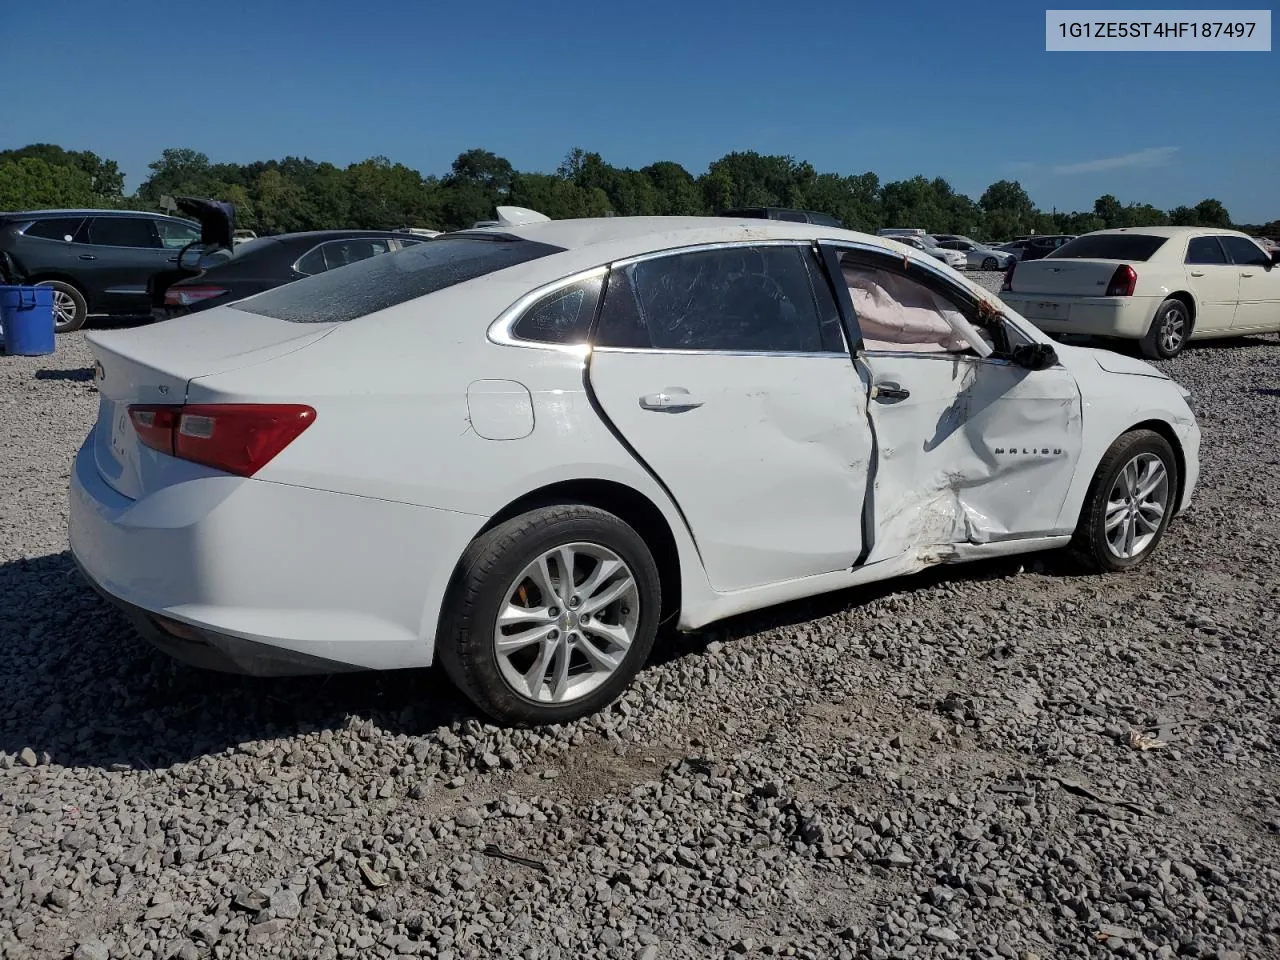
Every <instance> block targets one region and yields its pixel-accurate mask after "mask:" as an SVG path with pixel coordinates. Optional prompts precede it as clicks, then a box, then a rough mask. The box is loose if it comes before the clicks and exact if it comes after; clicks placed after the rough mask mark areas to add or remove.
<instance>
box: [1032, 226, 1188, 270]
mask: <svg viewBox="0 0 1280 960" xmlns="http://www.w3.org/2000/svg"><path fill="white" fill-rule="evenodd" d="M1166 239H1167V238H1166V237H1153V236H1149V235H1148V234H1145V233H1102V234H1095V235H1094V236H1088V235H1086V236H1083V237H1076V238H1075V239H1074V240H1068V241H1067V242H1066V243H1064V244H1063V245H1062V246H1060V247H1059V248H1058V249H1057V250H1054V251H1053V252H1052V253H1049V254H1047V255H1046V256H1045V259H1046V260H1063V259H1068V260H1130V261H1133V262H1135V263H1142V262H1143V261H1145V260H1150V259H1151V255H1152V254H1153V253H1155V252H1156V251H1157V250H1159V249H1160V248H1161V247H1162V246H1164V242H1165V240H1166Z"/></svg>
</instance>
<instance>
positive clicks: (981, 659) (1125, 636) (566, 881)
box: [0, 277, 1280, 960]
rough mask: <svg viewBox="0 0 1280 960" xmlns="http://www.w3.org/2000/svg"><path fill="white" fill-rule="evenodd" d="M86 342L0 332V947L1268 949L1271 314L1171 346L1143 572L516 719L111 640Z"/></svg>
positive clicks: (1005, 588)
mask: <svg viewBox="0 0 1280 960" xmlns="http://www.w3.org/2000/svg"><path fill="white" fill-rule="evenodd" d="M986 280H987V281H989V282H997V281H998V277H987V278H986ZM90 365H91V358H90V355H89V352H88V350H87V346H86V344H85V342H84V339H83V337H82V336H81V335H79V334H73V335H69V336H64V337H62V338H60V340H59V348H58V352H57V354H56V355H54V356H53V357H44V358H18V357H7V356H2V355H0V450H2V451H3V465H4V469H3V472H2V475H3V478H4V480H5V489H4V495H3V497H2V498H0V645H2V648H3V650H4V654H5V655H4V658H3V660H2V661H0V956H2V957H5V958H20V957H53V958H57V957H70V956H74V957H75V958H76V960H105V958H116V957H119V958H122V957H131V958H132V957H141V958H148V957H156V958H170V957H179V958H183V960H192V958H198V957H209V956H212V957H236V958H256V957H304V956H305V957H315V958H333V957H361V958H365V957H392V956H425V957H435V958H439V960H450V958H452V960H461V958H468V957H477V958H478V957H521V958H538V957H540V958H553V957H555V958H565V960H568V958H574V960H577V958H606V957H607V958H619V960H658V958H667V957H714V956H738V955H746V956H768V955H773V956H795V957H810V958H819V957H821V958H824V960H825V958H851V957H859V958H889V957H895V958H896V957H920V958H942V957H955V958H960V957H965V958H986V957H1007V958H1011V960H1032V958H1042V960H1049V958H1072V957H1104V956H1119V957H1174V956H1178V957H1195V958H1202V960H1207V958H1216V960H1228V958H1239V960H1244V958H1248V960H1254V958H1265V957H1277V956H1280V799H1278V798H1280V763H1278V760H1277V753H1276V749H1277V745H1278V744H1280V685H1278V684H1277V679H1276V678H1277V675H1278V674H1277V667H1278V666H1280V658H1278V657H1277V648H1276V643H1275V637H1276V636H1277V634H1278V633H1280V624H1278V623H1277V619H1278V617H1277V611H1278V610H1280V576H1278V575H1277V567H1278V561H1277V547H1278V546H1280V520H1278V519H1277V509H1276V508H1277V506H1280V451H1278V450H1277V447H1276V445H1275V441H1274V437H1275V423H1276V422H1277V418H1278V417H1280V343H1278V342H1277V341H1276V339H1275V338H1255V339H1250V340H1246V341H1239V342H1232V343H1229V344H1223V345H1214V346H1207V347H1200V348H1196V349H1192V350H1189V351H1188V352H1187V353H1186V354H1184V355H1183V356H1182V357H1180V358H1178V359H1177V360H1174V361H1172V362H1169V363H1167V364H1165V367H1166V368H1167V369H1168V370H1169V371H1170V372H1171V373H1172V374H1174V375H1175V376H1176V377H1177V378H1178V379H1179V380H1180V381H1181V382H1182V383H1183V384H1184V385H1186V386H1187V387H1188V388H1189V389H1191V390H1192V391H1193V392H1194V393H1195V395H1196V403H1197V405H1198V408H1199V411H1200V414H1201V416H1202V426H1203V428H1204V431H1205V445H1204V449H1203V458H1204V474H1203V479H1202V487H1201V489H1200V492H1199V495H1198V497H1197V499H1196V501H1195V505H1194V507H1193V508H1192V510H1191V511H1190V512H1189V513H1188V514H1187V515H1186V516H1185V517H1184V518H1183V519H1182V520H1181V521H1180V522H1178V523H1176V524H1175V525H1174V526H1173V527H1172V528H1171V530H1170V532H1169V535H1168V536H1167V538H1166V539H1165V541H1164V544H1163V546H1162V547H1161V549H1160V551H1159V554H1158V556H1157V557H1156V558H1155V559H1154V560H1153V561H1152V562H1151V563H1149V564H1147V565H1146V566H1144V567H1143V568H1142V569H1141V570H1140V571H1139V572H1136V573H1134V574H1131V575H1127V576H1117V577H1109V578H1099V577H1088V576H1080V575H1078V573H1076V572H1075V571H1074V570H1073V568H1071V567H1070V565H1069V564H1067V563H1066V562H1064V560H1063V559H1061V558H1059V557H1056V556H1045V557H1033V558H1021V559H1016V558H1015V559H1014V560H1010V561H1004V562H995V563H987V564H980V565H975V566H971V567H962V568H950V569H947V570H945V571H940V572H939V571H931V572H929V573H926V574H923V575H921V576H919V577H915V578H912V579H910V580H905V581H899V582H894V583H892V584H888V585H881V586H879V587H875V588H870V589H862V590H857V591H850V592H847V593H842V594H839V595H835V596H830V597H825V598H821V599H819V600H815V601H812V602H806V603H800V604H792V605H789V606H786V607H783V608H779V609H777V610H774V611H771V612H769V613H767V614H765V615H762V616H753V617H749V618H744V619H740V620H736V621H733V622H731V623H728V624H724V625H721V626H719V627H718V628H716V629H715V630H713V631H709V632H706V633H702V634H699V635H697V636H689V637H673V638H671V639H669V640H667V641H665V642H663V644H662V646H661V648H660V651H659V653H658V655H657V660H656V662H655V663H653V664H652V665H651V666H650V667H649V668H648V669H646V670H645V671H644V672H643V673H642V674H641V677H640V679H639V681H638V682H637V685H636V687H635V688H634V689H633V690H632V691H631V692H630V693H629V694H628V695H627V696H626V698H625V699H624V700H622V701H621V702H620V703H619V704H618V705H617V706H616V707H615V708H614V709H613V710H611V711H609V712H608V713H607V714H605V715H601V716H598V717H595V718H592V719H589V720H586V721H583V722H579V723H575V724H571V725H568V726H564V727H561V728H555V729H551V730H545V731H537V732H530V731H517V732H511V731H502V730H499V729H497V728H495V727H493V726H490V725H487V724H485V723H483V722H480V721H478V720H477V719H476V718H475V717H474V716H473V715H472V714H471V713H470V712H469V711H468V709H467V707H466V704H465V703H464V702H463V701H462V700H461V699H460V698H459V697H458V696H457V695H455V694H454V693H453V692H452V690H451V689H450V688H449V686H448V684H447V683H446V682H445V681H444V680H443V679H442V677H440V676H439V675H438V674H437V672H436V671H421V672H411V673H397V674H391V675H383V676H378V675H354V676H353V675H347V676H342V677H335V678H332V679H328V680H325V681H323V682H320V683H317V682H316V681H315V680H297V681H294V680H252V679H245V678H234V677H226V676H222V675H217V674H208V673H201V672H197V671H193V670H189V669H187V668H184V667H182V666H179V665H176V664H174V663H172V662H170V661H169V660H167V659H165V658H164V657H163V656H161V655H159V654H156V653H153V652H152V651H151V650H150V649H149V648H147V647H146V646H144V645H143V644H141V643H140V642H138V641H136V640H135V639H133V637H132V636H131V635H130V633H129V631H128V629H127V628H126V627H125V626H124V624H123V623H122V621H121V620H120V619H118V617H117V616H116V615H115V614H114V613H113V612H111V611H110V610H109V609H108V608H107V607H105V606H104V605H103V604H102V603H101V602H99V601H98V600H97V599H96V597H95V596H94V595H93V594H92V593H91V592H90V591H89V590H88V589H87V588H86V587H85V586H84V585H83V584H82V583H81V582H80V581H79V580H78V578H77V575H76V574H75V573H74V572H73V570H72V564H71V561H70V558H69V556H68V554H67V552H66V549H65V545H66V523H65V521H66V506H65V487H66V482H67V473H68V468H69V465H70V462H71V458H72V455H73V451H74V449H75V447H76V446H77V444H78V443H79V441H80V440H81V438H82V437H83V436H84V434H85V433H86V431H87V430H88V428H89V425H90V423H91V422H92V419H93V416H94V411H95V394H94V392H93V387H92V383H91V377H90V369H89V368H90ZM1135 730H1136V731H1146V732H1152V731H1158V732H1159V733H1160V735H1161V736H1163V738H1164V740H1165V741H1166V746H1164V747H1163V748H1157V749H1151V750H1139V749H1135V748H1134V747H1133V746H1132V745H1131V742H1130V739H1129V738H1130V732H1131V731H1135ZM489 845H494V847H493V848H489ZM494 849H496V850H497V851H500V852H502V853H505V854H510V855H513V856H516V857H523V858H528V860H529V861H530V862H525V863H521V862H518V861H513V860H510V859H503V858H502V857H498V856H493V855H492V853H493V852H494ZM486 851H488V852H486Z"/></svg>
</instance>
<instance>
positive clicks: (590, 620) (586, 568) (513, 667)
mask: <svg viewBox="0 0 1280 960" xmlns="http://www.w3.org/2000/svg"><path fill="white" fill-rule="evenodd" d="M639 623H640V592H639V588H638V587H637V585H636V578H635V575H634V574H633V573H632V571H631V568H630V567H628V566H627V564H626V562H625V561H623V559H622V558H621V557H619V556H618V554H616V553H614V552H613V551H612V550H610V549H608V548H607V547H603V546H601V545H599V544H595V543H568V544H563V545H561V546H557V547H553V548H552V549H550V550H547V551H545V552H543V553H542V554H540V555H539V556H538V557H537V558H536V559H535V560H533V562H531V563H530V564H528V565H527V566H526V567H525V568H524V570H522V571H521V572H520V573H519V574H518V575H517V576H516V578H515V579H514V581H513V582H512V583H511V585H510V587H509V588H508V589H507V591H506V594H505V599H504V601H503V603H502V606H501V608H500V611H499V613H498V618H497V622H496V623H495V625H494V630H493V644H494V653H495V654H496V655H497V662H498V668H499V670H500V671H501V672H502V676H503V679H505V680H506V682H507V683H508V684H509V685H510V687H511V689H512V690H514V691H515V692H516V693H517V694H519V695H520V696H522V697H525V698H527V699H529V700H534V701H537V702H539V703H555V704H561V703H567V702H570V701H573V700H578V699H580V698H582V697H585V696H587V695H588V694H590V693H591V692H592V691H594V690H596V689H597V688H598V687H599V686H600V685H601V684H603V683H605V682H606V681H607V680H608V679H609V677H610V676H611V675H612V674H613V673H614V671H616V670H617V669H618V668H619V667H620V666H621V665H622V663H623V661H624V660H625V659H626V657H627V654H628V652H629V650H630V648H631V645H632V641H633V640H634V639H635V635H636V630H637V628H638V626H639Z"/></svg>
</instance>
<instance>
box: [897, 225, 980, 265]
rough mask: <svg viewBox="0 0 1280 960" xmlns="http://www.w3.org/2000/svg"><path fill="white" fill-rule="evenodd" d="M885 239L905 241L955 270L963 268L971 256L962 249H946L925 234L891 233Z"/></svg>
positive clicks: (909, 245)
mask: <svg viewBox="0 0 1280 960" xmlns="http://www.w3.org/2000/svg"><path fill="white" fill-rule="evenodd" d="M884 239H885V240H895V241H897V242H898V243H905V244H906V245H907V246H908V247H915V248H916V249H917V250H920V251H922V252H924V253H927V254H928V255H929V256H931V257H933V259H935V260H941V261H942V262H943V263H945V264H946V265H947V266H949V267H951V268H953V269H955V270H963V269H964V267H965V264H966V263H968V262H969V258H968V257H967V256H966V255H965V254H964V252H963V251H961V250H946V249H943V248H942V247H940V246H938V245H937V244H936V243H935V242H934V240H933V237H931V236H929V235H928V234H925V235H924V236H916V235H915V234H905V233H900V234H890V235H888V236H886V237H884Z"/></svg>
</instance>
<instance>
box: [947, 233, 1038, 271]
mask: <svg viewBox="0 0 1280 960" xmlns="http://www.w3.org/2000/svg"><path fill="white" fill-rule="evenodd" d="M935 240H936V241H937V244H938V246H939V247H941V248H942V249H943V250H959V251H960V252H961V253H963V254H964V255H965V265H966V266H967V267H968V268H969V269H970V270H987V271H993V270H1005V269H1007V268H1008V267H1009V266H1010V265H1011V264H1014V263H1017V262H1018V258H1017V257H1016V256H1015V255H1014V254H1012V253H1010V252H1009V251H1008V250H997V249H996V248H995V247H989V246H987V245H986V244H982V243H978V241H977V240H970V239H969V238H968V237H960V236H950V235H949V236H944V237H936V238H935Z"/></svg>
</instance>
